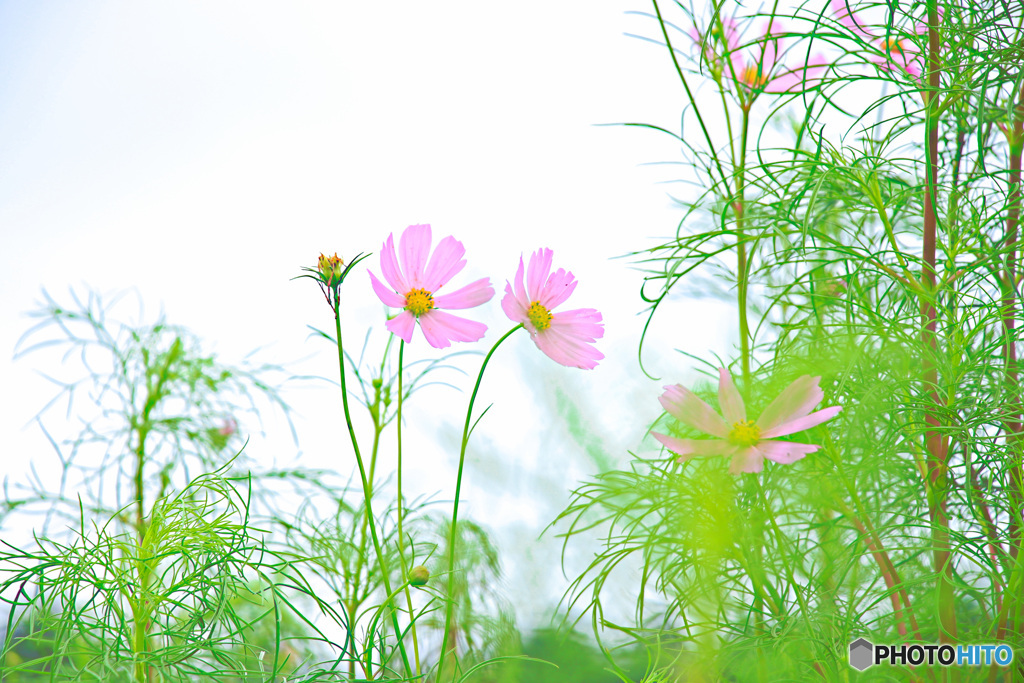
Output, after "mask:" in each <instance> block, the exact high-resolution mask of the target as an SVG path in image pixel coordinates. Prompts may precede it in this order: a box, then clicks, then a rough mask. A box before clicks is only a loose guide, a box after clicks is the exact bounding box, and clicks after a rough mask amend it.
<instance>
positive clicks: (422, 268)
mask: <svg viewBox="0 0 1024 683" xmlns="http://www.w3.org/2000/svg"><path fill="white" fill-rule="evenodd" d="M430 243H431V237H430V225H427V224H424V225H410V226H409V227H408V228H406V229H405V232H403V233H402V237H401V238H400V240H399V243H398V255H396V253H395V238H394V235H393V234H392V235H388V239H387V241H386V242H384V245H383V246H382V247H381V252H380V269H381V272H382V273H383V274H384V279H385V280H387V282H388V285H390V287H391V288H390V289H389V288H388V287H387V286H385V285H384V283H382V282H381V281H380V280H378V279H377V278H376V276H375V275H374V274H373V273H370V284H371V285H373V291H374V292H376V293H377V296H378V297H380V300H381V301H383V302H384V304H385V305H386V306H391V307H393V308H402V309H405V310H404V311H402V313H400V314H398V316H397V317H395V318H392V319H391V320H388V321H387V324H386V326H387V328H388V329H389V330H390V331H391V332H393V333H394V334H396V335H398V336H399V337H401V338H402V339H404V340H405V342H406V343H407V344H408V343H410V342H412V333H413V329H414V328H415V327H416V323H417V322H419V324H420V329H421V330H423V336H424V337H425V338H426V340H427V343H428V344H430V345H431V346H433V347H434V348H435V349H444V348H448V347H449V346H451V343H452V342H453V341H477V340H478V339H480V338H481V337H483V336H484V332H486V331H487V326H486V325H484V324H483V323H478V322H476V321H473V320H466V319H465V318H460V317H459V316H456V315H452V314H451V313H445V312H444V311H442V310H440V309H443V308H449V309H461V308H473V307H474V306H479V305H480V304H483V303H487V302H488V301H490V300H491V297H493V296H494V289H493V288H492V287H491V282H490V279H489V278H486V277H485V278H481V279H479V280H477V281H476V282H472V283H470V284H468V285H466V286H465V287H463V288H461V289H457V290H455V291H454V292H450V293H449V294H443V295H441V296H436V294H437V292H438V290H440V289H441V288H442V287H444V286H445V285H446V284H447V283H448V281H449V280H450V279H452V277H454V276H455V275H457V274H458V273H459V271H461V270H462V269H463V268H464V267H465V266H466V261H465V259H463V258H462V257H463V255H465V253H466V249H465V247H463V246H462V242H459V241H458V240H457V239H455V238H454V237H452V236H450V235H449V236H448V237H445V238H444V239H442V240H441V241H440V242H438V243H437V248H436V249H435V250H434V253H433V255H432V256H430V260H429V262H428V260H427V256H428V255H429V254H430ZM399 261H401V266H399Z"/></svg>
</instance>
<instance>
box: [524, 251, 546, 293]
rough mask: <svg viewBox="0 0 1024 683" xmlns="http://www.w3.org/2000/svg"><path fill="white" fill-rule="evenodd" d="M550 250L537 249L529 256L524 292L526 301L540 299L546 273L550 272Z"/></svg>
mask: <svg viewBox="0 0 1024 683" xmlns="http://www.w3.org/2000/svg"><path fill="white" fill-rule="evenodd" d="M551 260H552V252H551V250H550V249H538V250H537V251H535V252H533V255H532V256H530V265H529V266H528V267H527V269H526V294H527V297H528V298H529V302H528V303H533V302H534V301H540V298H541V295H542V294H543V291H542V290H543V289H544V285H545V283H546V282H547V279H548V274H549V273H550V272H551Z"/></svg>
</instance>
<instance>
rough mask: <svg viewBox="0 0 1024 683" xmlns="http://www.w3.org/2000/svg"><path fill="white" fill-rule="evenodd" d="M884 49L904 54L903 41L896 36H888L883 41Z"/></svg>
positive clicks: (892, 52)
mask: <svg viewBox="0 0 1024 683" xmlns="http://www.w3.org/2000/svg"><path fill="white" fill-rule="evenodd" d="M882 50H884V51H885V52H889V53H891V54H896V53H899V54H901V55H902V54H904V52H903V41H902V40H898V39H896V38H888V39H886V40H883V41H882Z"/></svg>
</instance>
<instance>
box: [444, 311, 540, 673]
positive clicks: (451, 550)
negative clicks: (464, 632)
mask: <svg viewBox="0 0 1024 683" xmlns="http://www.w3.org/2000/svg"><path fill="white" fill-rule="evenodd" d="M521 327H522V324H519V325H516V326H515V327H513V328H512V329H511V330H509V331H508V332H506V333H505V334H504V335H503V336H502V337H501V339H499V340H498V341H496V342H495V343H494V346H492V347H491V350H490V351H488V352H487V355H486V356H484V362H483V363H482V364H481V365H480V373H479V374H478V375H477V376H476V384H475V385H474V386H473V393H472V394H471V395H470V397H469V408H468V409H467V410H466V424H465V426H464V427H463V428H462V446H461V447H460V449H459V471H458V474H457V475H456V476H455V503H454V504H453V506H452V526H451V533H450V534H449V538H448V596H447V597H448V600H447V606H446V607H445V613H444V635H443V636H442V638H441V659H440V660H439V661H438V663H437V678H435V679H434V680H435V681H437V683H441V681H442V680H443V679H442V678H441V672H442V671H443V670H444V663H445V658H446V657H447V656H448V640H449V631H450V630H451V625H452V613H453V611H454V609H455V601H454V599H453V597H452V593H453V592H454V590H455V541H456V539H457V538H458V535H457V530H458V524H459V494H460V493H461V492H462V471H463V468H464V466H465V464H466V444H468V443H469V430H470V426H471V425H470V421H471V420H472V419H473V404H474V403H475V402H476V395H477V392H479V391H480V382H481V381H482V380H483V378H484V370H486V369H487V363H488V362H490V360H491V356H493V355H494V352H495V351H497V350H498V347H499V346H501V343H502V342H503V341H505V340H506V339H508V338H509V337H511V336H512V333H513V332H515V331H516V330H518V329H519V328H521ZM451 640H452V641H453V642H452V650H453V651H454V649H455V643H454V641H455V636H451Z"/></svg>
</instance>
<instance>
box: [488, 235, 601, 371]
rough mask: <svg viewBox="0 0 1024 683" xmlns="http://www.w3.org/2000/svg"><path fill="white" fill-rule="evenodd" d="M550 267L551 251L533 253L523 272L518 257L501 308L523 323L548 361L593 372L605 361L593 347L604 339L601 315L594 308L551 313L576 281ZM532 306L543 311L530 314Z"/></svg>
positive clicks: (570, 290) (561, 269)
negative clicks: (514, 272)
mask: <svg viewBox="0 0 1024 683" xmlns="http://www.w3.org/2000/svg"><path fill="white" fill-rule="evenodd" d="M551 263H552V252H551V250H550V249H538V250H537V251H535V252H533V254H532V255H531V256H530V263H529V265H528V266H526V267H525V269H524V266H523V259H522V257H520V258H519V268H518V270H516V275H515V278H514V280H513V282H511V283H510V282H506V283H505V296H504V297H503V298H502V300H501V308H502V310H504V311H505V315H507V316H508V317H509V319H510V320H512V321H513V322H516V323H522V325H523V327H524V328H526V331H527V332H529V333H530V338H531V339H533V343H534V344H536V345H537V348H538V349H540V350H541V351H542V352H543V353H544V354H545V355H547V356H548V358H550V359H551V360H553V361H555V362H556V363H560V364H561V365H565V366H567V367H572V368H581V369H584V370H590V369H593V368H595V367H596V366H597V363H598V361H600V360H602V359H603V358H604V354H603V353H601V352H600V351H598V350H597V349H596V348H595V347H594V346H592V344H593V343H594V342H595V341H597V340H598V339H600V338H601V337H603V336H604V325H603V323H602V318H601V314H600V313H599V312H598V311H596V310H595V309H593V308H578V309H575V310H571V311H560V312H558V313H554V312H552V310H551V309H552V308H554V307H555V306H558V305H559V304H561V303H564V302H565V300H566V299H568V298H569V295H570V294H572V292H573V290H574V289H575V288H576V281H575V278H574V277H573V275H572V273H570V272H569V271H567V270H565V269H563V268H559V269H558V270H557V271H555V272H554V273H552V272H551ZM524 270H525V272H524ZM524 282H525V285H526V286H525V287H524ZM534 303H536V304H537V305H538V306H540V307H541V308H542V309H543V310H540V311H536V310H533V309H532V306H533V304H534ZM531 311H532V314H533V317H534V319H533V320H531V319H530V315H531ZM545 312H546V313H547V316H545ZM548 316H550V317H548ZM545 320H546V322H545ZM538 326H539V329H538Z"/></svg>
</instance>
